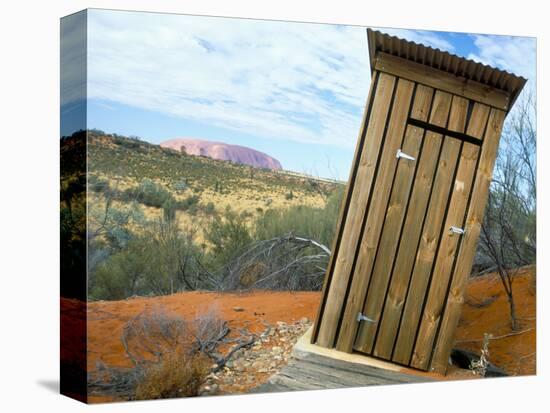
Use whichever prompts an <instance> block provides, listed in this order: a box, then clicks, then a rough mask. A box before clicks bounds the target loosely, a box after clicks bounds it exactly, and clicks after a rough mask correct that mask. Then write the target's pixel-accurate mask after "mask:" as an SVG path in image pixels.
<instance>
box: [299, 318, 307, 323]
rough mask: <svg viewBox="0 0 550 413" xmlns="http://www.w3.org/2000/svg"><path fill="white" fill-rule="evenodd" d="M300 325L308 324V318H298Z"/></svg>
mask: <svg viewBox="0 0 550 413" xmlns="http://www.w3.org/2000/svg"><path fill="white" fill-rule="evenodd" d="M300 323H302V324H307V323H309V318H307V317H302V318H300Z"/></svg>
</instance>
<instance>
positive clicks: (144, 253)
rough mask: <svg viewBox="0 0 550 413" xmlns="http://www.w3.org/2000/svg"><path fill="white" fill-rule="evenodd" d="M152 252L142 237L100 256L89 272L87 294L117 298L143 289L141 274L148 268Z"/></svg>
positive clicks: (128, 295) (148, 270)
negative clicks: (90, 278)
mask: <svg viewBox="0 0 550 413" xmlns="http://www.w3.org/2000/svg"><path fill="white" fill-rule="evenodd" d="M153 253H154V251H153V250H152V248H151V246H150V243H149V242H148V241H147V240H146V239H142V238H134V239H132V240H130V241H129V242H128V244H127V245H126V248H123V249H122V250H120V251H118V252H116V253H114V254H113V255H111V256H109V257H108V258H107V259H104V260H103V261H102V262H101V263H100V264H99V265H97V268H96V269H95V271H94V273H93V280H94V282H93V285H91V290H90V297H91V298H96V299H103V300H120V299H123V298H127V297H130V296H132V295H136V294H143V293H145V292H146V290H145V286H144V277H145V276H146V274H147V273H148V272H150V271H151V266H150V265H151V264H150V263H151V256H152V255H153Z"/></svg>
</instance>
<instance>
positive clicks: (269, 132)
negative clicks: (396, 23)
mask: <svg viewBox="0 0 550 413" xmlns="http://www.w3.org/2000/svg"><path fill="white" fill-rule="evenodd" d="M88 28H89V37H88V58H89V61H88V79H89V83H88V97H89V98H96V99H105V100H111V101H116V102H119V103H123V104H127V105H132V106H135V107H139V108H144V109H149V110H154V111H158V112H163V113H170V114H173V115H177V116H180V117H182V118H187V119H191V120H196V121H200V122H204V123H208V124H212V125H215V126H219V127H225V128H229V129H233V130H237V131H240V132H244V133H248V134H251V135H253V136H259V137H265V138H284V139H291V140H296V141H301V142H312V143H321V144H329V143H330V144H338V145H345V146H348V147H352V146H354V145H355V140H356V138H357V131H358V130H359V126H360V125H359V124H360V121H361V113H362V110H363V106H364V104H365V99H366V96H367V93H368V87H369V83H370V68H369V62H368V49H367V39H366V30H365V28H361V27H343V26H333V25H319V24H300V23H287V22H269V21H254V20H243V19H225V18H210V17H198V16H197V17H195V16H181V15H163V14H147V13H128V12H111V11H100V10H93V11H91V12H90V14H89V22H88Z"/></svg>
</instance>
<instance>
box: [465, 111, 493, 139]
mask: <svg viewBox="0 0 550 413" xmlns="http://www.w3.org/2000/svg"><path fill="white" fill-rule="evenodd" d="M490 109H491V108H490V107H489V106H487V105H484V104H482V103H478V102H476V103H475V104H474V109H473V111H472V116H471V118H470V124H469V125H468V132H467V134H468V135H470V136H473V137H475V138H478V139H480V140H481V139H483V132H484V131H485V124H486V123H487V117H488V116H489V111H490Z"/></svg>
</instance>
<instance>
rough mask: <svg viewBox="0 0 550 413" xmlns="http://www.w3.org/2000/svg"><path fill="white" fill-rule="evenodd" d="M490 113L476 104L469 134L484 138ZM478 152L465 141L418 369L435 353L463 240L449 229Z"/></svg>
mask: <svg viewBox="0 0 550 413" xmlns="http://www.w3.org/2000/svg"><path fill="white" fill-rule="evenodd" d="M487 116H488V110H487V107H486V106H485V105H481V104H476V105H474V108H473V111H472V115H471V118H470V124H469V125H468V129H467V131H466V133H467V134H468V135H470V136H473V137H476V138H481V137H482V136H483V133H484V131H485V125H486V124H487ZM449 125H450V126H451V125H452V126H453V128H455V127H456V128H458V129H459V130H460V129H462V130H464V124H463V125H462V126H460V124H458V125H457V124H456V122H453V121H452V119H450V120H449ZM479 152H480V148H479V147H478V146H477V145H474V144H471V143H468V142H464V143H463V147H462V151H461V155H460V162H459V165H458V171H457V174H456V178H455V181H454V188H453V192H452V196H451V200H450V203H449V207H448V211H447V216H446V218H445V224H444V226H443V229H442V234H441V241H440V245H439V250H438V253H437V257H436V260H435V264H434V269H433V273H432V276H431V281H430V284H429V287H428V288H429V291H428V296H427V300H426V304H425V307H424V311H423V314H422V318H421V322H420V327H419V330H418V334H417V339H416V344H415V346H414V351H413V355H412V358H411V366H413V367H415V368H418V369H423V370H427V369H428V367H429V363H430V359H431V356H432V354H433V346H434V342H435V337H436V334H437V331H438V328H439V323H440V321H441V316H442V313H443V308H444V305H445V302H446V299H447V291H448V287H449V282H450V277H451V272H452V269H453V265H454V261H455V258H456V253H457V250H458V247H459V245H460V241H461V236H460V235H458V234H454V233H452V232H451V231H449V228H450V227H451V226H457V227H460V226H461V225H462V224H463V222H464V217H465V214H466V208H467V206H468V200H469V198H470V193H471V190H472V185H473V179H474V176H475V171H476V168H477V160H478V157H479Z"/></svg>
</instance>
